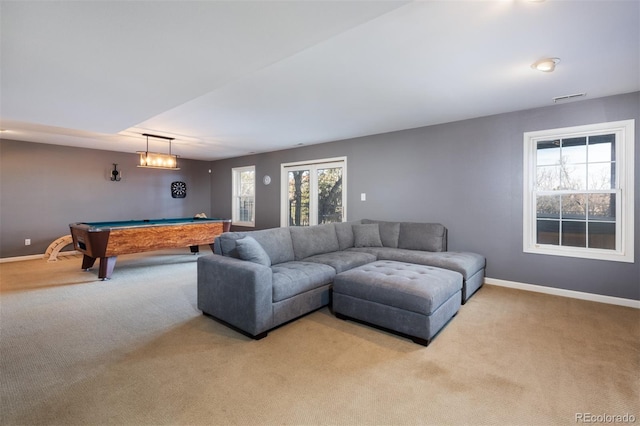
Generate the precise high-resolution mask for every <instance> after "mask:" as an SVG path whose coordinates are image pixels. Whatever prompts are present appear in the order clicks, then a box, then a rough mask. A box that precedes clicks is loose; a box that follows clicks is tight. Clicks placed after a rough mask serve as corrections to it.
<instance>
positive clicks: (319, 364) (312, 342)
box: [0, 250, 640, 425]
mask: <svg viewBox="0 0 640 426" xmlns="http://www.w3.org/2000/svg"><path fill="white" fill-rule="evenodd" d="M60 259H61V260H60V261H59V262H56V263H47V262H45V261H44V260H33V261H25V262H17V263H4V264H0V287H1V289H2V292H1V295H0V297H1V298H0V320H1V322H0V327H1V328H0V331H1V334H0V374H1V376H0V379H1V380H0V383H1V384H0V397H1V401H0V402H1V407H0V409H1V414H0V422H1V423H2V424H3V425H14V424H24V425H33V424H55V425H71V424H76V425H102V424H118V425H129V424H149V425H150V424H154V425H156V424H175V425H232V424H239V425H245V424H246V425H275V424H282V425H297V424H300V425H302V424H306V425H315V424H334V425H341V424H348V425H400V424H413V425H418V424H434V425H442V424H472V425H475V424H499V425H502V424H511V425H517V424H523V425H524V424H527V425H544V424H576V414H578V413H590V414H591V415H609V416H611V415H624V414H627V413H628V414H630V415H633V416H635V419H636V422H640V311H638V310H635V309H632V308H624V307H619V306H612V305H605V304H598V303H594V302H586V301H581V300H573V299H566V298H560V297H554V296H549V295H542V294H536V293H529V292H524V291H518V290H511V289H505V288H500V287H493V286H485V287H483V288H482V289H481V290H480V291H479V292H478V293H477V294H476V295H475V296H474V297H473V298H472V299H471V300H470V301H469V302H468V303H467V304H466V305H464V306H463V307H462V308H461V310H460V312H459V314H458V315H457V317H455V318H454V319H453V321H452V322H451V323H450V324H449V325H448V326H447V327H446V328H445V329H444V330H443V331H442V333H440V335H438V336H437V337H436V339H435V340H434V341H433V342H432V344H431V345H430V346H429V347H426V348H425V347H423V346H419V345H416V344H414V343H413V342H411V341H410V340H408V339H404V338H401V337H397V336H394V335H391V334H388V333H384V332H381V331H379V330H377V329H373V328H369V327H366V326H364V325H360V324H357V323H354V322H348V321H347V322H345V321H341V320H338V319H336V318H335V317H333V316H332V314H331V312H330V311H329V310H328V309H326V308H325V309H321V310H319V311H317V312H314V313H312V314H310V315H307V316H305V317H303V318H301V319H299V320H297V321H295V322H293V323H290V324H287V325H285V326H284V327H281V328H279V329H277V330H275V331H272V332H271V333H270V334H269V336H267V338H265V339H263V340H261V341H252V340H250V339H248V338H246V337H244V336H242V335H240V334H238V333H236V332H234V331H232V330H230V329H228V328H226V327H224V326H222V325H221V324H219V323H217V322H215V321H213V320H211V319H210V318H207V317H205V316H203V315H202V314H201V313H200V312H199V311H198V310H197V308H196V263H195V259H196V257H195V256H192V255H190V254H188V250H185V251H182V250H177V251H176V250H174V251H163V252H156V253H151V254H144V255H131V256H122V257H121V258H119V259H118V263H117V265H116V268H115V271H114V274H113V279H112V280H110V281H99V280H97V274H96V272H95V270H94V271H90V272H84V271H81V270H80V263H81V258H80V257H70V258H60ZM603 419H604V418H603Z"/></svg>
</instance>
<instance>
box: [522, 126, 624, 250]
mask: <svg viewBox="0 0 640 426" xmlns="http://www.w3.org/2000/svg"><path fill="white" fill-rule="evenodd" d="M634 127H635V122H634V120H625V121H618V122H611V123H600V124H593V125H587V126H578V127H570V128H564V129H555V130H544V131H538V132H528V133H525V134H524V179H523V181H524V193H523V194H524V196H523V200H524V203H523V213H524V221H523V223H524V225H523V249H524V251H525V252H527V253H539V254H549V255H557V256H571V257H582V258H588V259H602V260H615V261H621V262H633V261H634V255H633V238H634V232H633V224H634V218H633V214H634V211H633V205H634V204H633V203H634V200H633V194H634V187H633V185H634V181H633V172H634V153H633V150H634V142H635V139H634Z"/></svg>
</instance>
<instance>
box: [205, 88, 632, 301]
mask: <svg viewBox="0 0 640 426" xmlns="http://www.w3.org/2000/svg"><path fill="white" fill-rule="evenodd" d="M631 118H634V119H636V152H635V169H636V175H635V177H636V188H635V211H636V212H638V211H639V210H640V209H639V208H638V206H639V205H640V183H637V182H638V180H639V178H640V173H639V172H638V164H640V148H638V143H637V141H638V138H639V137H640V93H638V92H636V93H632V94H626V95H620V96H613V97H607V98H600V99H592V100H586V101H581V102H572V103H567V104H561V105H553V106H549V107H544V108H538V109H534V110H528V111H518V112H513V113H508V114H500V115H496V116H490V117H482V118H477V119H472V120H465V121H460V122H455V123H448V124H442V125H437V126H430V127H423V128H418V129H412V130H406V131H401V132H393V133H388V134H381V135H374V136H368V137H363V138H357V139H351V140H345V141H337V142H331V143H326V144H321V145H312V146H308V147H300V148H295V149H290V150H285V151H278V152H272V153H266V154H259V155H252V156H246V157H239V158H233V159H228V160H222V161H216V162H213V163H212V170H213V184H212V187H211V200H212V204H211V212H212V214H213V215H214V216H222V217H224V216H227V217H228V216H229V215H230V214H231V168H232V167H239V166H247V165H255V166H256V174H257V191H256V227H257V228H269V227H277V226H279V225H280V209H279V200H280V164H281V163H287V162H293V161H302V160H313V159H319V158H329V157H339V156H346V157H347V164H348V183H347V191H348V193H347V194H348V219H361V218H371V219H381V220H405V221H429V222H440V223H443V224H444V225H445V226H446V227H447V228H448V229H449V248H450V250H466V251H474V252H478V253H481V254H483V255H485V256H486V257H487V276H488V277H491V278H497V279H502V280H509V281H515V282H521V283H528V284H537V285H543V286H549V287H556V288H561V289H568V290H576V291H581V292H588V293H595V294H602V295H608V296H614V297H623V298H629V299H640V263H639V262H638V261H636V262H635V263H633V264H631V263H621V262H607V261H598V260H584V259H575V258H568V257H554V256H544V255H536V254H527V253H523V251H522V161H523V160H522V151H523V133H524V132H527V131H534V130H543V129H552V128H558V127H567V126H577V125H583V124H590V123H599V122H605V121H616V120H624V119H631ZM265 174H269V175H270V176H271V177H272V183H271V184H270V185H268V186H265V185H263V184H262V176H264V175H265ZM362 192H365V193H366V194H367V201H360V193H362ZM639 235H640V214H638V213H636V217H635V251H636V259H638V253H639V252H640V238H639Z"/></svg>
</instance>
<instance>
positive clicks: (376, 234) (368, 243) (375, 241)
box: [353, 223, 382, 248]
mask: <svg viewBox="0 0 640 426" xmlns="http://www.w3.org/2000/svg"><path fill="white" fill-rule="evenodd" d="M353 246H354V247H358V248H360V247H382V240H380V227H379V226H378V224H377V223H363V224H360V225H353Z"/></svg>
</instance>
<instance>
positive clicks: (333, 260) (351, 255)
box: [304, 251, 376, 274]
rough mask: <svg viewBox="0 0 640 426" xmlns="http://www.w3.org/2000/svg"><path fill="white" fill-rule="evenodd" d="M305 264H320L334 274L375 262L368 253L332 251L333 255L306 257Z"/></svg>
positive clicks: (374, 257) (372, 256) (374, 258)
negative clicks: (327, 267)
mask: <svg viewBox="0 0 640 426" xmlns="http://www.w3.org/2000/svg"><path fill="white" fill-rule="evenodd" d="M304 261H305V262H315V263H322V264H324V265H329V266H331V267H332V268H333V269H335V270H336V273H337V274H339V273H340V272H344V271H348V270H349V269H353V268H356V267H358V266H362V265H366V264H367V263H371V262H375V261H376V256H375V255H373V254H370V253H362V252H357V251H334V252H333V253H324V254H317V255H315V256H311V257H307V258H306V259H304Z"/></svg>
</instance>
